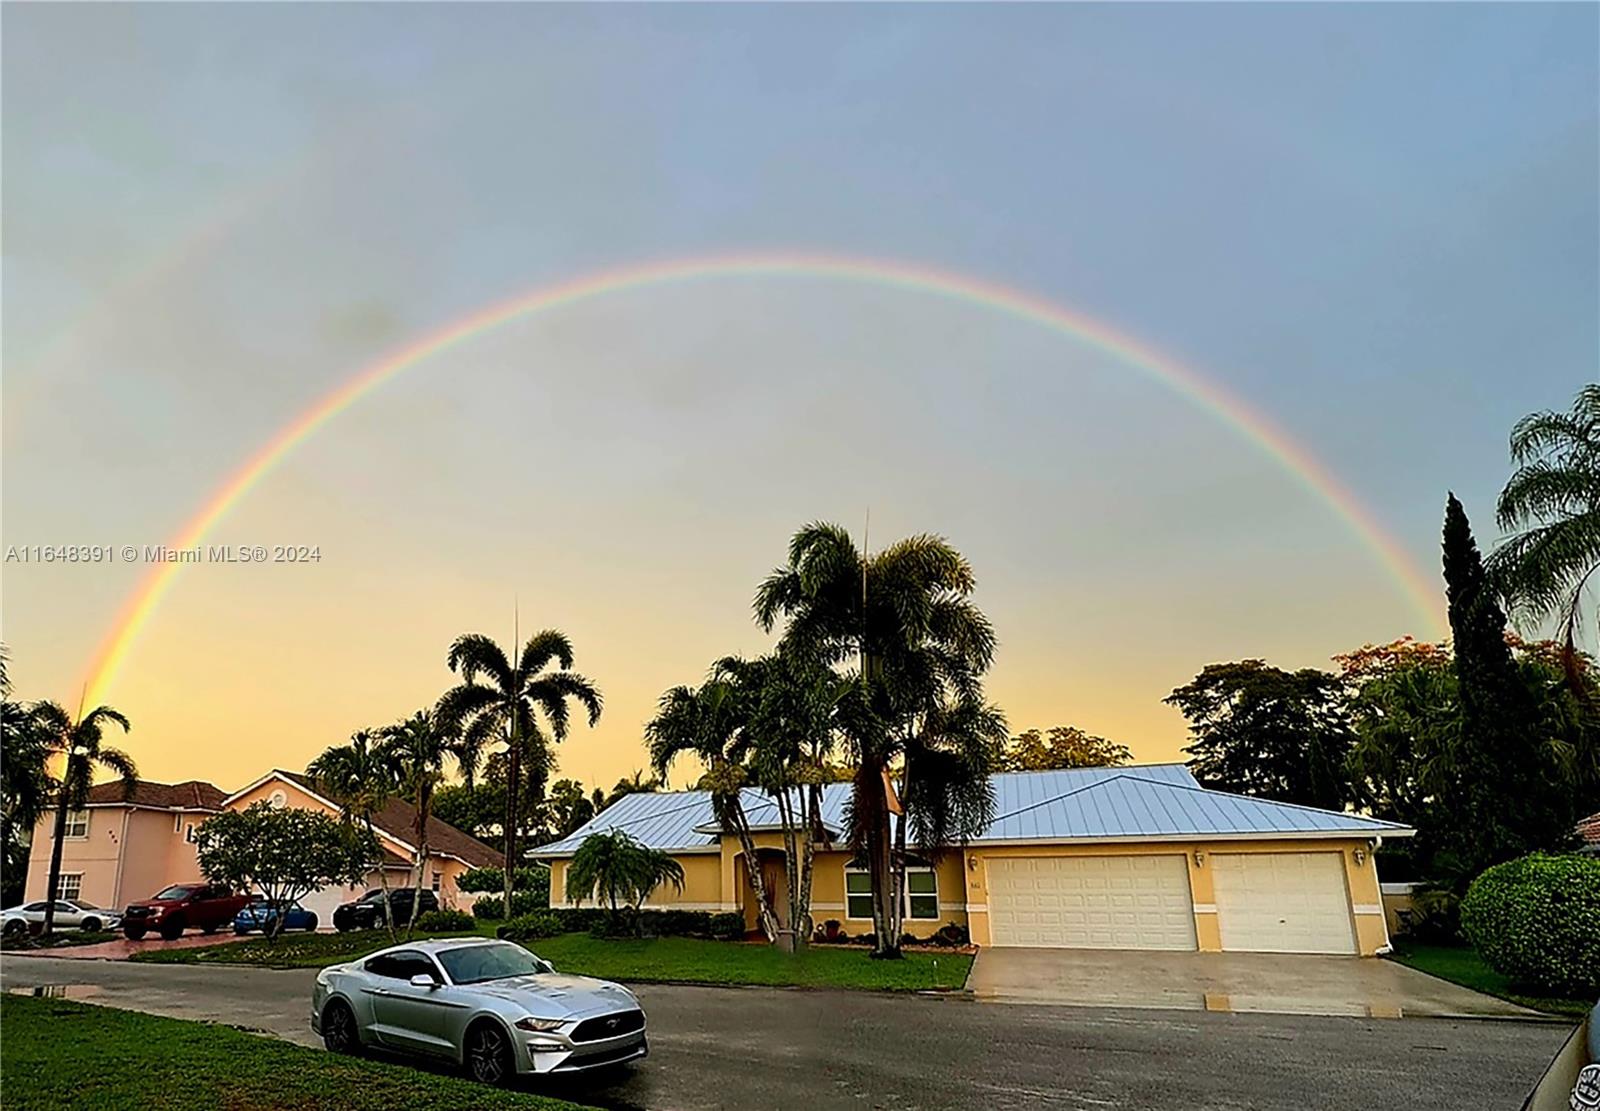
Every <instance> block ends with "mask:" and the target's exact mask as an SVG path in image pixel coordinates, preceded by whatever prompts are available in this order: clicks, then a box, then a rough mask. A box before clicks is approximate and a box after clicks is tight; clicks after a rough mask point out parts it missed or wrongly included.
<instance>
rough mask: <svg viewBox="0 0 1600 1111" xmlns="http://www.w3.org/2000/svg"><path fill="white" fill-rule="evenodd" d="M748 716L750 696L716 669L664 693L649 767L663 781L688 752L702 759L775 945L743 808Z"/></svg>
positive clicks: (705, 784)
mask: <svg viewBox="0 0 1600 1111" xmlns="http://www.w3.org/2000/svg"><path fill="white" fill-rule="evenodd" d="M749 717H750V702H749V698H748V697H747V694H746V692H744V691H742V690H740V689H739V687H738V686H737V685H736V684H735V683H734V682H733V681H732V680H731V679H730V678H729V676H727V675H726V674H719V673H718V670H717V669H713V670H712V673H711V675H710V677H709V678H707V680H706V681H705V683H704V684H702V685H701V686H700V687H699V689H694V688H691V687H685V686H679V687H673V688H672V689H671V690H669V691H667V692H666V693H665V694H663V695H662V696H661V701H660V703H659V704H658V707H657V710H656V716H655V717H654V718H652V719H651V720H650V722H649V724H647V725H646V726H645V727H644V734H645V740H646V742H647V743H648V744H649V746H650V761H651V764H652V766H653V767H654V768H655V770H656V774H658V775H660V776H661V777H663V778H665V777H666V774H667V771H668V770H669V769H670V768H671V767H672V764H673V761H674V760H676V759H677V758H678V757H679V756H681V755H684V754H690V755H693V756H696V757H698V758H699V759H700V762H701V763H702V764H704V765H705V768H706V772H705V775H703V776H702V777H701V779H700V784H699V785H700V789H701V790H703V791H706V792H708V793H709V794H710V796H711V809H712V813H713V814H714V815H715V817H716V819H717V823H718V825H720V826H721V827H722V829H723V830H725V831H729V832H732V833H733V834H734V836H736V837H738V839H739V848H740V850H741V851H742V852H743V853H744V860H745V872H746V874H747V875H748V876H749V879H750V889H751V891H753V892H754V893H755V897H756V920H757V921H758V922H759V924H760V926H761V932H762V933H763V934H764V935H765V936H766V938H767V940H768V941H776V940H777V939H778V921H777V916H776V915H775V914H774V913H773V909H772V897H771V893H770V892H768V891H767V887H766V881H765V879H764V878H763V876H762V874H761V864H760V858H759V857H758V856H757V855H756V847H755V838H754V837H753V836H751V832H750V819H749V816H748V815H747V814H746V813H745V809H744V789H745V787H746V786H747V785H748V784H749V783H750V779H751V775H750V772H749V769H748V767H747V763H748V760H749V756H750V748H751V744H750V738H749V737H747V736H746V735H745V726H746V724H747V722H748V720H749Z"/></svg>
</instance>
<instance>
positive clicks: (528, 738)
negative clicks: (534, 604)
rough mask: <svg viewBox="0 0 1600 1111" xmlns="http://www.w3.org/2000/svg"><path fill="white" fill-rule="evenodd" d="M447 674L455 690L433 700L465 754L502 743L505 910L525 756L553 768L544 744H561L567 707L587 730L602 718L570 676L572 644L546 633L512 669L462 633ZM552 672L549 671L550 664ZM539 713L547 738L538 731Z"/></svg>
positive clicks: (595, 701) (590, 690) (593, 698)
mask: <svg viewBox="0 0 1600 1111" xmlns="http://www.w3.org/2000/svg"><path fill="white" fill-rule="evenodd" d="M448 662H449V664H450V670H451V671H454V672H456V673H457V674H459V675H460V676H461V682H460V684H459V685H457V686H455V687H452V688H451V689H450V690H448V691H446V692H445V693H444V695H443V697H441V698H440V699H439V706H438V710H437V713H438V715H439V717H440V718H441V719H442V720H443V721H444V722H446V723H448V724H449V726H450V727H451V728H453V729H459V730H460V732H461V744H462V745H463V748H464V751H466V752H468V753H478V752H481V751H482V750H483V748H484V747H485V746H486V745H489V744H491V743H501V744H504V745H505V755H506V764H507V767H506V771H507V774H506V822H505V877H506V878H505V906H506V907H507V909H508V912H509V908H510V907H511V887H512V877H513V876H514V875H515V874H516V870H517V855H516V850H517V816H518V814H519V813H520V811H519V810H518V798H517V796H518V788H519V781H520V779H521V774H522V772H521V768H522V764H523V763H524V762H525V761H526V760H528V759H529V758H530V757H531V758H532V759H534V760H538V761H540V762H541V763H542V764H543V765H544V766H545V767H546V768H548V767H549V766H550V764H551V762H552V759H551V750H550V743H551V741H552V740H554V741H557V742H559V741H564V740H566V737H567V731H568V729H569V727H570V724H571V712H570V710H569V708H568V702H569V701H572V702H577V703H578V704H579V705H580V706H582V707H583V708H584V709H585V710H586V711H587V712H588V715H589V724H590V725H591V726H593V725H594V724H595V722H597V721H599V720H600V708H601V697H600V691H599V690H598V689H597V688H596V687H595V685H594V684H593V683H591V682H590V681H589V680H588V679H585V678H584V677H583V676H582V675H579V674H578V673H577V672H575V671H573V670H572V642H571V641H570V640H568V639H567V636H566V634H565V633H561V632H558V631H557V630H555V629H546V630H544V631H543V632H539V633H535V634H534V635H533V636H531V637H529V638H528V642H527V643H526V644H524V645H523V646H522V652H521V654H520V655H519V656H518V657H517V662H516V666H515V667H513V666H512V664H511V661H510V660H509V659H507V657H506V654H505V652H503V651H501V649H500V646H499V645H498V644H496V643H495V642H494V641H492V640H490V639H489V638H488V637H486V636H484V635H483V634H482V633H467V634H466V635H464V636H460V637H457V638H456V642H455V643H454V644H452V645H451V646H450V655H449V658H448ZM552 663H553V664H556V665H558V668H557V670H549V668H550V665H551V664H552ZM541 712H542V713H543V715H544V719H545V721H546V722H547V723H548V726H549V734H548V736H547V735H546V733H545V731H544V730H543V729H541V728H540V725H539V714H540V713H541Z"/></svg>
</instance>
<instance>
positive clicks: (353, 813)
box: [306, 729, 400, 938]
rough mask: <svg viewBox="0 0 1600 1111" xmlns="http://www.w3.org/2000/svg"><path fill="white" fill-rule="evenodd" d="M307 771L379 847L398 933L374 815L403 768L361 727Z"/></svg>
mask: <svg viewBox="0 0 1600 1111" xmlns="http://www.w3.org/2000/svg"><path fill="white" fill-rule="evenodd" d="M306 774H307V775H309V776H310V777H311V779H312V781H313V782H315V783H316V785H317V786H318V787H320V788H321V789H322V790H323V791H325V792H327V793H328V794H329V795H331V796H332V797H333V798H334V799H335V800H337V801H338V803H339V806H340V808H341V809H342V810H343V813H344V817H345V820H346V821H358V822H360V823H361V824H362V825H363V826H364V827H365V828H366V831H367V837H368V840H369V841H370V843H371V844H373V845H376V846H377V847H378V859H377V861H376V862H375V863H376V867H377V869H378V886H379V887H381V888H382V889H383V921H384V925H386V926H387V927H388V928H389V935H390V937H391V938H392V937H393V936H394V915H393V914H392V913H391V911H390V906H389V870H388V869H387V868H386V867H385V866H384V859H383V858H384V850H383V845H382V842H380V841H379V840H378V836H377V833H376V831H375V830H374V829H373V824H372V819H373V817H374V816H375V815H376V814H377V813H378V811H380V810H382V809H383V808H384V805H385V804H386V803H388V801H389V800H390V799H391V798H393V797H394V796H395V793H396V792H397V791H399V789H400V769H399V766H398V764H397V762H396V760H395V759H394V757H393V754H392V753H390V752H389V751H388V750H387V749H385V747H384V746H383V745H382V744H380V743H378V735H377V731H375V730H371V729H360V730H357V731H356V732H354V733H352V734H351V735H350V743H349V744H346V745H332V746H330V747H328V748H326V749H324V750H323V751H322V755H321V756H318V757H317V758H316V759H315V760H313V761H311V763H309V764H307V765H306Z"/></svg>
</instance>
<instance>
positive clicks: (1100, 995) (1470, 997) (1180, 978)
mask: <svg viewBox="0 0 1600 1111" xmlns="http://www.w3.org/2000/svg"><path fill="white" fill-rule="evenodd" d="M967 988H968V990H969V991H971V992H972V993H973V995H974V996H975V997H976V998H978V999H980V1000H985V1001H988V1002H996V1003H1057V1004H1069V1005H1073V1006H1079V1007H1160V1008H1163V1009H1167V1010H1184V1011H1238V1012H1258V1013H1264V1014H1285V1015H1352V1016H1357V1017H1363V1018H1402V1017H1408V1016H1409V1017H1417V1016H1424V1015H1427V1016H1434V1017H1443V1018H1457V1017H1477V1018H1535V1017H1538V1016H1537V1015H1536V1013H1535V1012H1533V1011H1529V1010H1526V1009H1524V1008H1522V1007H1518V1006H1516V1005H1515V1004H1513V1003H1507V1002H1505V1001H1504V1000H1502V999H1496V998H1494V997H1493V996H1489V995H1480V994H1479V993H1477V992H1475V991H1471V990H1469V989H1467V988H1463V987H1458V986H1457V985H1455V984H1452V983H1448V982H1446V981H1444V980H1439V979H1435V978H1434V977H1432V976H1428V975H1426V974H1424V973H1421V972H1417V971H1415V970H1414V969H1410V968H1407V967H1405V966H1404V965H1401V964H1396V963H1395V962H1394V961H1386V960H1379V959H1376V958H1372V957H1315V956H1301V955H1283V954H1276V953H1154V952H1137V953H1135V952H1127V951H1121V950H1109V949H984V950H982V951H980V952H979V954H978V957H977V960H975V961H974V962H973V965H972V973H971V975H970V976H969V977H968V978H967Z"/></svg>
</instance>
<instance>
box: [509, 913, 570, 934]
mask: <svg viewBox="0 0 1600 1111" xmlns="http://www.w3.org/2000/svg"><path fill="white" fill-rule="evenodd" d="M566 932H567V930H566V927H565V926H563V925H562V924H561V919H560V918H557V917H556V916H555V915H554V914H552V913H550V912H549V911H544V912H542V913H540V914H524V915H520V916H518V917H516V918H513V919H512V920H511V921H509V922H507V923H505V924H504V925H503V926H500V927H498V928H497V929H496V930H495V931H494V936H495V937H498V938H504V939H505V940H507V941H538V940H539V939H540V938H542V937H555V936H557V935H558V934H564V933H566Z"/></svg>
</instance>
